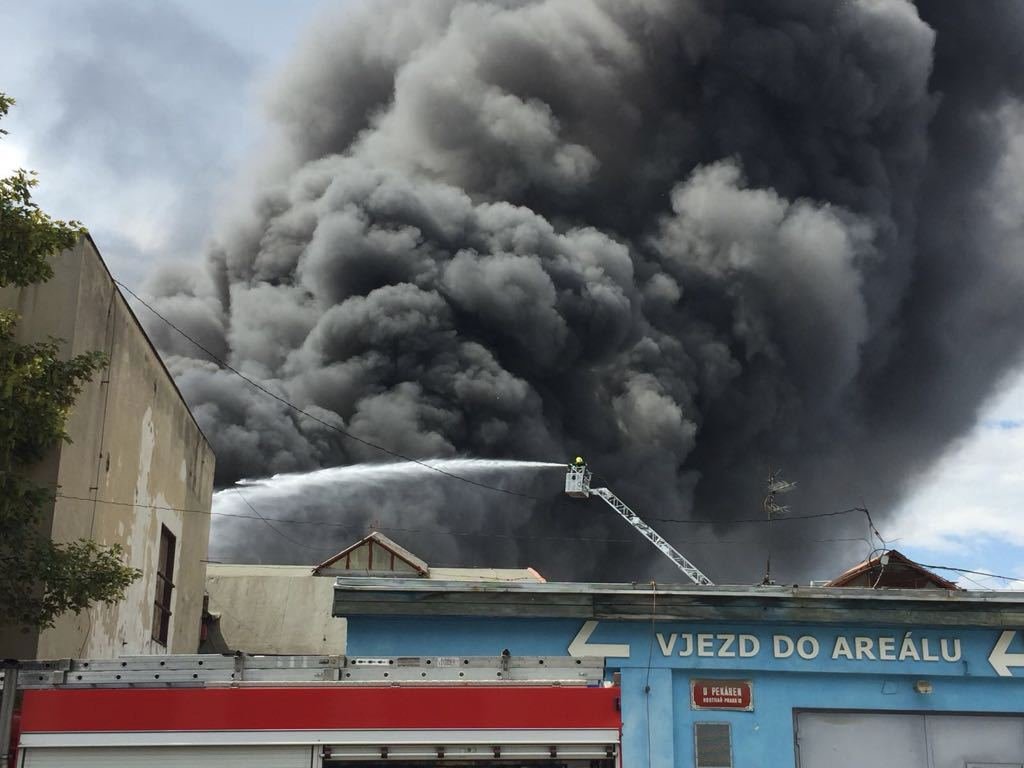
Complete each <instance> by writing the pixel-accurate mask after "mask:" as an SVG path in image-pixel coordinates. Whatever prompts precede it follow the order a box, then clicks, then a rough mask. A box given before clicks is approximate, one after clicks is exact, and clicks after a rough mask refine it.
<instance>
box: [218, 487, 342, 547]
mask: <svg viewBox="0 0 1024 768" xmlns="http://www.w3.org/2000/svg"><path fill="white" fill-rule="evenodd" d="M232 490H234V492H235V493H237V494H238V498H240V499H241V500H242V501H243V502H245V506H247V507H248V508H249V509H251V510H252V512H253V514H254V515H256V517H258V518H259V519H260V520H262V521H263V522H264V523H266V525H267V527H268V528H270V530H272V531H273V532H274V533H276V534H277V535H278V536H280V537H281V538H282V539H284V540H285V541H289V542H291V543H292V544H294V545H295V546H297V547H302V548H303V549H312V550H314V551H316V552H327V551H328V550H330V551H331V552H334V551H336V550H335V548H334V547H311V546H309V544H306V543H305V542H303V541H296V540H295V539H293V538H291V537H290V536H286V535H285V534H283V533H282V532H281V531H280V530H278V529H277V528H275V527H274V524H273V523H271V522H270V521H269V520H268V519H267V518H265V517H264V516H263V515H261V514H260V513H259V510H257V509H256V507H254V506H253V505H252V504H250V503H249V500H248V499H247V498H245V496H243V495H242V492H241V491H240V490H239V489H238V488H234V489H232ZM211 511H212V510H211Z"/></svg>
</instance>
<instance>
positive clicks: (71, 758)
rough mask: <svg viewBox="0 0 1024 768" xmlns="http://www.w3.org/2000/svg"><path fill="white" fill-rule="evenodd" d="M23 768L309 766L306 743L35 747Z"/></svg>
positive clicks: (26, 755) (310, 752) (247, 767)
mask: <svg viewBox="0 0 1024 768" xmlns="http://www.w3.org/2000/svg"><path fill="white" fill-rule="evenodd" d="M24 754H25V762H24V764H23V765H24V768H309V766H310V765H311V763H312V748H311V747H308V746H294V747H287V746H286V747H282V746H259V747H244V746H232V747H64V748H59V749H54V748H49V747H35V748H32V749H26V750H25V751H24Z"/></svg>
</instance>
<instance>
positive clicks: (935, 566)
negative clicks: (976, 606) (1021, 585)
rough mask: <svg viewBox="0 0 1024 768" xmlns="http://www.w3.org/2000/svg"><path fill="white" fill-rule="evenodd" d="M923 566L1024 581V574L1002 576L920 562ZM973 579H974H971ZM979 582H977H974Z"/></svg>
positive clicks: (991, 577) (1005, 579)
mask: <svg viewBox="0 0 1024 768" xmlns="http://www.w3.org/2000/svg"><path fill="white" fill-rule="evenodd" d="M918 565H920V566H921V567H922V568H935V569H936V570H939V571H956V572H957V573H970V574H973V575H974V576H988V577H989V578H990V579H1003V580H1004V581H1024V576H1000V575H999V574H998V573H987V572H986V571H972V570H970V569H969V568H954V567H953V566H951V565H928V563H918ZM971 581H974V580H973V579H971ZM974 583H975V584H977V582H974Z"/></svg>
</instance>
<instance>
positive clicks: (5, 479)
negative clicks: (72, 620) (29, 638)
mask: <svg viewBox="0 0 1024 768" xmlns="http://www.w3.org/2000/svg"><path fill="white" fill-rule="evenodd" d="M13 104H14V100H13V99H11V98H9V97H8V96H6V95H5V94H3V93H0V118H2V117H4V115H6V114H7V112H8V110H9V109H10V107H11V105H13ZM6 133H7V132H6V131H5V130H3V129H0V135H4V134H6ZM37 183H38V181H37V179H36V176H35V173H33V172H30V171H25V170H18V171H15V172H14V174H12V175H11V176H8V177H6V178H0V287H7V286H18V287H23V286H26V285H31V284H32V283H38V282H44V281H46V280H49V279H50V278H51V277H52V276H53V267H52V266H51V265H50V262H49V259H50V257H52V256H53V255H55V254H57V253H59V252H60V251H62V250H64V249H66V248H70V247H71V246H73V245H74V244H75V242H76V241H77V240H78V238H79V237H81V236H82V235H83V234H84V233H85V230H84V229H83V228H82V226H81V225H80V224H79V223H78V222H76V221H59V220H56V219H52V218H51V217H50V216H48V215H47V214H46V213H45V212H43V211H42V210H41V209H40V208H39V206H38V205H37V204H36V203H35V202H34V201H33V200H32V189H33V188H34V187H35V186H36V184H37ZM18 319H19V318H18V316H17V314H16V313H14V312H11V311H9V310H0V621H3V622H13V623H15V624H19V625H23V626H33V627H47V626H52V624H53V622H54V619H56V618H57V617H58V616H60V615H61V614H62V613H65V612H66V611H75V612H78V611H81V610H83V609H85V608H87V607H88V606H90V605H92V604H93V603H97V602H113V601H116V600H119V599H120V598H121V597H122V596H123V595H124V591H125V589H126V588H127V587H128V585H129V584H131V583H132V581H134V580H135V579H137V578H138V577H139V576H140V575H141V574H140V572H139V571H137V570H135V569H134V568H129V567H127V566H126V565H124V563H123V552H122V550H121V548H120V547H119V546H117V545H115V546H112V547H103V546H101V545H99V544H97V543H96V542H95V541H91V540H85V539H83V540H79V541H73V542H65V543H55V542H53V541H51V540H50V537H49V531H47V530H44V528H43V525H42V522H41V518H42V513H43V510H44V509H46V508H47V507H48V505H50V504H52V503H53V499H54V489H52V488H46V487H42V486H40V485H37V484H36V483H34V482H32V481H31V480H29V478H28V475H27V471H28V470H29V469H30V468H31V466H32V465H33V464H34V463H36V462H38V461H39V460H40V459H42V458H43V457H44V456H45V455H46V453H47V452H48V451H49V450H50V449H51V448H53V446H55V445H57V444H58V443H60V442H61V441H64V442H70V441H71V438H70V437H69V436H68V434H67V432H65V429H64V427H65V423H66V421H67V418H68V414H69V413H70V411H71V408H72V406H73V405H74V403H75V400H76V398H77V397H78V394H79V393H80V392H81V390H82V386H83V385H84V384H85V382H87V381H89V380H90V379H91V378H92V376H93V374H94V373H95V372H96V371H97V370H99V369H100V368H102V367H103V366H104V365H105V364H106V359H105V357H104V355H103V354H102V353H100V352H90V353H87V354H83V355H77V356H75V357H72V358H71V359H69V360H63V359H61V357H60V339H54V338H51V339H49V340H47V341H42V342H36V343H32V344H21V343H19V342H18V341H17V340H16V338H15V329H16V326H17V323H18Z"/></svg>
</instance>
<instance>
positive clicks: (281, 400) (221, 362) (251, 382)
mask: <svg viewBox="0 0 1024 768" xmlns="http://www.w3.org/2000/svg"><path fill="white" fill-rule="evenodd" d="M114 282H115V283H117V284H118V285H119V286H121V288H122V289H124V290H125V291H126V292H127V293H128V294H129V295H130V296H132V297H133V298H134V299H135V300H136V301H138V302H139V303H140V304H141V305H142V306H144V307H145V308H146V309H148V310H149V311H150V312H152V313H153V314H154V315H155V316H156V317H158V318H159V319H160V320H161V321H163V322H164V323H166V324H167V325H168V326H169V327H170V328H172V329H174V330H175V331H176V332H177V333H178V334H180V335H181V336H182V337H183V338H185V339H187V340H188V341H189V342H191V343H192V344H194V345H195V346H196V347H197V348H198V349H200V350H202V351H203V352H204V353H205V354H206V355H207V356H209V358H210V360H212V361H213V362H215V363H216V364H217V365H219V366H220V367H221V368H223V369H224V370H226V371H229V372H230V373H233V374H235V375H236V376H238V377H239V378H240V379H242V380H243V381H245V382H246V383H247V384H249V385H250V386H251V387H253V388H255V389H257V390H259V391H260V392H262V393H263V394H265V395H267V396H268V397H272V398H273V399H274V400H277V401H278V402H279V403H281V404H282V405H284V406H285V407H286V408H290V409H291V410H293V411H295V413H298V414H301V415H302V416H305V417H306V418H308V419H312V420H313V421H315V422H317V423H318V424H320V425H321V426H324V427H327V428H328V429H330V430H333V431H334V432H337V433H338V434H339V435H343V436H344V437H347V438H348V439H349V440H354V441H356V442H357V443H361V444H362V445H365V446H367V447H368V448H373V449H374V450H377V451H380V452H381V453H386V454H387V455H389V456H393V457H394V458H396V459H401V460H402V461H408V462H411V463H413V464H419V465H420V466H421V467H425V468H427V469H430V470H432V471H434V472H437V473H438V474H441V475H445V476H446V477H450V478H452V479H453V480H461V481H462V482H464V483H468V484H469V485H475V486H476V487H478V488H484V489H486V490H489V491H495V492H496V493H504V494H507V495H509V496H519V497H521V498H524V499H533V500H535V501H540V500H541V499H540V497H539V496H533V495H531V494H528V493H521V492H519V491H512V490H509V489H508V488H500V487H498V486H496V485H488V484H487V483H481V482H478V481H476V480H470V479H469V478H468V477H463V476H462V475H456V474H455V473H454V472H448V471H446V470H443V469H441V468H440V467H435V466H433V465H432V464H430V463H429V462H426V461H422V460H420V459H414V458H412V457H411V456H406V455H405V454H402V453H399V452H398V451H393V450H391V449H390V448H385V447H384V446H383V445H378V444H377V443H374V442H372V441H370V440H367V439H365V438H362V437H359V436H358V435H355V434H353V433H352V432H349V431H348V430H345V429H342V428H341V427H339V426H337V425H336V424H331V423H330V422H329V421H326V420H324V419H321V418H320V417H319V416H316V415H314V414H312V413H310V412H309V411H307V410H305V409H303V408H300V407H299V406H297V405H295V404H294V403H292V402H290V401H288V400H286V399H285V398H283V397H281V396H280V395H278V394H276V393H275V392H272V391H271V390H269V389H267V388H266V387H265V386H263V385H262V384H260V383H259V382H258V381H256V380H255V379H251V378H249V377H248V376H246V375H245V374H244V373H242V372H241V371H239V370H238V369H237V368H235V367H233V366H231V365H230V364H229V363H227V362H225V361H224V360H221V359H220V358H219V357H217V355H215V354H213V352H211V351H210V350H208V349H207V348H206V347H204V346H203V345H202V344H200V343H199V342H198V341H196V340H195V339H193V338H192V337H191V336H189V335H188V334H187V333H185V331H183V330H181V328H179V327H178V326H176V325H175V324H174V323H172V322H171V321H170V320H168V319H167V318H166V317H164V316H163V315H162V314H160V313H159V312H157V311H156V309H154V308H153V307H152V306H151V305H150V304H148V303H147V302H146V301H145V300H143V299H142V297H140V296H139V295H138V294H137V293H135V291H133V290H132V289H131V288H129V287H128V286H127V285H125V284H124V283H122V282H121V281H120V280H118V279H117V278H114Z"/></svg>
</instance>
